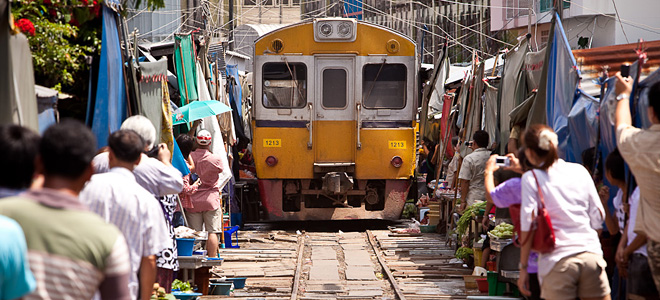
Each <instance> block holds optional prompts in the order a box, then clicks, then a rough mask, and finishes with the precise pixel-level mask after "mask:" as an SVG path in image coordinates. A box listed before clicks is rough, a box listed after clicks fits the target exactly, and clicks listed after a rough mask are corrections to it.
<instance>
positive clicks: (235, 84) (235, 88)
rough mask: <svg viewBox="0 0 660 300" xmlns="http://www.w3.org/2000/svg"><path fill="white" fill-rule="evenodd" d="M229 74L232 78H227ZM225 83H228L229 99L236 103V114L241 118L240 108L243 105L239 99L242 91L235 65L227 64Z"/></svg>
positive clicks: (241, 97)
mask: <svg viewBox="0 0 660 300" xmlns="http://www.w3.org/2000/svg"><path fill="white" fill-rule="evenodd" d="M230 76H231V78H233V79H234V80H229V79H230ZM227 84H229V100H230V101H232V102H234V104H236V108H237V109H238V111H237V113H238V116H239V117H241V118H243V112H242V109H241V108H242V107H243V105H242V102H241V99H243V93H242V90H241V81H240V78H239V77H238V67H237V65H227Z"/></svg>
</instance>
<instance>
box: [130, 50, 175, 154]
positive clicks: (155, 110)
mask: <svg viewBox="0 0 660 300" xmlns="http://www.w3.org/2000/svg"><path fill="white" fill-rule="evenodd" d="M139 69H140V74H141V76H140V78H138V84H139V90H140V94H139V95H140V96H139V100H138V101H139V104H140V105H139V107H140V108H141V111H140V112H139V113H140V114H141V115H143V116H145V117H147V119H149V121H151V123H152V124H153V125H154V128H156V141H160V140H161V139H162V137H161V135H162V131H163V129H164V128H163V81H166V80H167V58H162V59H160V60H159V61H156V62H142V63H140V64H139ZM168 98H169V97H168ZM167 103H169V99H168V102H167ZM167 106H168V107H169V105H167ZM166 119H171V118H166ZM171 150H172V149H170V151H171Z"/></svg>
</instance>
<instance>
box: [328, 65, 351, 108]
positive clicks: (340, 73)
mask: <svg viewBox="0 0 660 300" xmlns="http://www.w3.org/2000/svg"><path fill="white" fill-rule="evenodd" d="M346 78H347V74H346V70H344V69H325V70H323V107H325V108H344V107H346V97H347V89H346V86H347V81H346Z"/></svg>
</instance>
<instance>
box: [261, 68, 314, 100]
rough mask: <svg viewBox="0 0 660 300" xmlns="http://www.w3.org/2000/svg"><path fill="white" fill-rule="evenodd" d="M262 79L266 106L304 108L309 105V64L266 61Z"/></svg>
mask: <svg viewBox="0 0 660 300" xmlns="http://www.w3.org/2000/svg"><path fill="white" fill-rule="evenodd" d="M262 79H263V97H262V98H263V104H264V106H265V107H268V108H302V107H305V105H307V66H305V64H304V63H296V62H274V63H265V64H264V66H263V78H262Z"/></svg>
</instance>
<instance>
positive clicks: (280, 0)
mask: <svg viewBox="0 0 660 300" xmlns="http://www.w3.org/2000/svg"><path fill="white" fill-rule="evenodd" d="M279 2H280V24H282V0H279Z"/></svg>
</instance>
